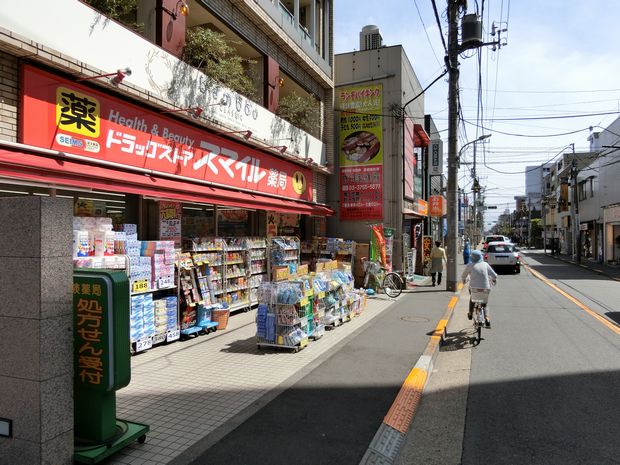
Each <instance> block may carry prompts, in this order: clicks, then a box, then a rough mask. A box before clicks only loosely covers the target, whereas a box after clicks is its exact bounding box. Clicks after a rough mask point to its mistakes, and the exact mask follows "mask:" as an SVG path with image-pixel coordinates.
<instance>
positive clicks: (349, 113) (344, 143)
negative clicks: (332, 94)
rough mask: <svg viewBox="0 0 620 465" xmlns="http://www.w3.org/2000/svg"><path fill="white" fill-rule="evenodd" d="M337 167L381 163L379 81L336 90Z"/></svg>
mask: <svg viewBox="0 0 620 465" xmlns="http://www.w3.org/2000/svg"><path fill="white" fill-rule="evenodd" d="M337 93H338V95H337V96H336V98H337V99H338V102H337V107H338V109H340V129H339V134H340V138H339V140H340V166H341V167H342V166H351V165H379V164H383V147H382V142H383V141H382V133H383V121H382V117H381V111H382V109H383V100H382V88H381V84H373V85H364V86H352V87H343V88H340V89H338V90H337Z"/></svg>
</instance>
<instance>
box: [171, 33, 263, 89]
mask: <svg viewBox="0 0 620 465" xmlns="http://www.w3.org/2000/svg"><path fill="white" fill-rule="evenodd" d="M183 59H184V60H185V61H186V62H187V63H188V64H190V65H192V66H193V67H195V68H197V69H199V70H201V71H202V72H203V73H205V74H206V75H207V76H209V77H210V78H211V79H213V80H215V81H218V82H220V83H221V84H222V85H224V86H226V87H228V88H229V89H231V90H234V91H235V92H238V93H239V94H242V95H245V96H246V97H248V98H249V99H251V100H254V101H256V99H257V92H256V88H255V86H254V82H253V81H252V79H251V77H250V76H249V75H248V72H247V68H248V67H249V65H252V64H254V63H255V62H254V61H251V60H245V59H243V58H242V57H240V56H239V55H238V54H237V51H236V50H235V48H234V47H233V46H232V45H231V44H230V43H229V42H228V41H227V39H226V36H225V35H224V34H221V33H219V32H216V31H213V30H211V29H209V28H206V27H196V28H193V29H188V30H187V35H186V40H185V48H184V49H183Z"/></svg>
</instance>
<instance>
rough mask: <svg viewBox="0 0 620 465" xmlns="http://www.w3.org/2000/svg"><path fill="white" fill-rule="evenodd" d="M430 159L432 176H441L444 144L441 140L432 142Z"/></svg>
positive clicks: (429, 150)
mask: <svg viewBox="0 0 620 465" xmlns="http://www.w3.org/2000/svg"><path fill="white" fill-rule="evenodd" d="M428 152H429V158H430V169H429V174H430V175H439V174H442V173H443V142H442V141H441V140H433V141H431V145H430V147H429V149H428Z"/></svg>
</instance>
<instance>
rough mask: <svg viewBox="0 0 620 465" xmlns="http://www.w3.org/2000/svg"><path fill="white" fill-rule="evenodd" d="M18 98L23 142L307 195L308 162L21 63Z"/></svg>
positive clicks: (252, 187) (308, 198)
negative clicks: (301, 162)
mask: <svg viewBox="0 0 620 465" xmlns="http://www.w3.org/2000/svg"><path fill="white" fill-rule="evenodd" d="M21 98H22V105H23V106H22V121H23V124H22V133H21V138H20V141H21V142H23V143H25V144H30V145H36V146H39V147H46V148H49V149H52V150H58V151H62V152H67V153H71V154H75V155H80V156H83V157H87V158H90V159H93V160H98V161H106V162H114V163H118V164H120V165H124V166H128V167H135V168H141V169H147V170H152V171H153V172H155V173H166V174H169V175H177V176H183V177H186V178H190V179H196V180H199V181H208V182H214V183H218V184H220V185H221V184H223V185H226V186H229V187H231V188H242V189H246V190H250V191H254V192H257V193H267V194H275V195H278V196H282V197H287V198H291V199H299V200H306V201H312V181H313V179H312V171H311V170H310V169H308V168H304V167H302V166H299V165H296V164H294V163H290V162H288V161H285V160H282V159H280V158H277V157H275V156H272V155H269V154H267V153H263V152H260V151H258V150H255V149H253V148H251V147H248V146H246V145H243V144H240V143H236V142H234V141H230V140H228V139H226V138H223V137H219V136H217V135H215V134H212V133H210V132H208V131H205V130H201V129H198V128H195V127H193V126H190V125H187V124H183V123H181V122H178V121H176V120H173V119H171V118H168V117H165V116H162V115H159V114H157V113H155V112H151V111H148V110H146V109H145V108H144V107H140V106H138V105H133V104H130V103H126V102H125V101H123V100H121V99H118V98H115V97H111V96H108V95H106V94H104V93H102V92H99V91H96V90H92V89H90V88H87V87H85V86H81V85H79V84H75V83H72V82H70V81H68V80H65V79H63V78H60V77H57V76H55V75H53V74H50V73H47V72H45V71H42V70H39V69H36V68H34V67H31V66H24V67H23V73H22V95H21ZM86 169H87V168H86V167H85V170H86Z"/></svg>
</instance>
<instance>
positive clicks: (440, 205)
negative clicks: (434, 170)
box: [428, 195, 448, 217]
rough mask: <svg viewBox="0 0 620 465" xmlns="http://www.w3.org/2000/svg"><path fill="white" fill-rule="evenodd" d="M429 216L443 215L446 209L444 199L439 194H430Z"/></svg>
mask: <svg viewBox="0 0 620 465" xmlns="http://www.w3.org/2000/svg"><path fill="white" fill-rule="evenodd" d="M428 203H429V211H430V213H429V214H430V216H434V217H440V216H444V215H445V214H446V211H447V204H448V203H447V202H446V199H445V198H444V197H443V196H441V195H431V196H430V198H429V199H428Z"/></svg>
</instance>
